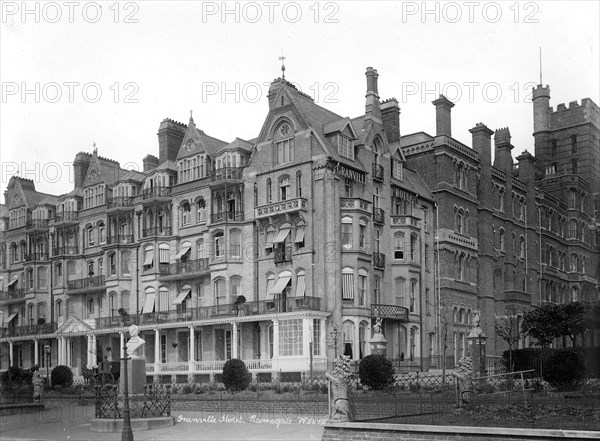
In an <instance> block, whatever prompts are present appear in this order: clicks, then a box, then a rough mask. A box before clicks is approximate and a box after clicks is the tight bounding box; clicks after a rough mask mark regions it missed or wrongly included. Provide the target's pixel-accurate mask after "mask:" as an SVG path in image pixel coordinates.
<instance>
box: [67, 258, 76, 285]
mask: <svg viewBox="0 0 600 441" xmlns="http://www.w3.org/2000/svg"><path fill="white" fill-rule="evenodd" d="M76 278H77V266H76V264H75V261H74V260H69V261H68V262H67V281H70V280H75V279H76Z"/></svg>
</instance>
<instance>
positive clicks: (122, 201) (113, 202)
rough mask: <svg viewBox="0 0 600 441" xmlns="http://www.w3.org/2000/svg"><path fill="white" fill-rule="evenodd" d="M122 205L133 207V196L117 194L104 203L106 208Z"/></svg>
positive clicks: (120, 206)
mask: <svg viewBox="0 0 600 441" xmlns="http://www.w3.org/2000/svg"><path fill="white" fill-rule="evenodd" d="M122 207H133V198H132V197H128V196H117V197H113V198H112V199H109V200H108V203H107V204H106V208H107V209H109V210H110V209H111V208H122Z"/></svg>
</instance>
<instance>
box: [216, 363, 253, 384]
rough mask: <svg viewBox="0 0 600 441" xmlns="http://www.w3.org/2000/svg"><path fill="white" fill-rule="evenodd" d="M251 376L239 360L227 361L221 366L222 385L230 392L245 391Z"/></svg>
mask: <svg viewBox="0 0 600 441" xmlns="http://www.w3.org/2000/svg"><path fill="white" fill-rule="evenodd" d="M251 380H252V376H251V375H250V372H248V368H247V367H246V365H245V364H244V362H243V361H242V360H240V359H239V358H232V359H231V360H227V362H226V363H225V365H224V366H223V384H224V385H225V389H227V390H228V391H231V392H237V391H242V390H246V389H247V388H248V386H249V385H250V381H251Z"/></svg>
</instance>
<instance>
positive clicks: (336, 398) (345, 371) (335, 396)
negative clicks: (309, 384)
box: [325, 355, 350, 422]
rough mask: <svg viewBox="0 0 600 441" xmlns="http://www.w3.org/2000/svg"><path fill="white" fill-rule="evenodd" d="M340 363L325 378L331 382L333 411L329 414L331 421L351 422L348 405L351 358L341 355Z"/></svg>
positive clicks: (330, 397)
mask: <svg viewBox="0 0 600 441" xmlns="http://www.w3.org/2000/svg"><path fill="white" fill-rule="evenodd" d="M339 359H340V362H339V364H338V365H337V366H336V367H335V369H334V370H333V372H332V373H329V372H326V373H325V376H326V377H327V379H328V380H329V381H330V386H331V387H330V389H329V391H330V392H329V393H330V396H329V399H330V403H332V409H331V411H330V414H329V419H330V420H331V421H336V422H342V421H350V405H349V404H348V379H349V377H350V357H348V356H347V355H340V357H339Z"/></svg>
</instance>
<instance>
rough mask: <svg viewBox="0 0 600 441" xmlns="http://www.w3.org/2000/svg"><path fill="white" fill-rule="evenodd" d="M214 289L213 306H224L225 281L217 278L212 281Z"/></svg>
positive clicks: (225, 300) (225, 294)
mask: <svg viewBox="0 0 600 441" xmlns="http://www.w3.org/2000/svg"><path fill="white" fill-rule="evenodd" d="M214 288H215V304H216V305H217V306H219V305H225V304H227V291H226V290H225V279H223V278H222V277H221V278H218V279H215V281H214Z"/></svg>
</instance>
